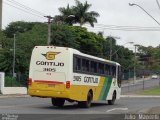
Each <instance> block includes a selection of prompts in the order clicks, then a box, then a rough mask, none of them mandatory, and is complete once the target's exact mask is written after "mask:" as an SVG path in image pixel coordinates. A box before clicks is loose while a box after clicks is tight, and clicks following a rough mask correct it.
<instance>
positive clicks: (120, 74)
mask: <svg viewBox="0 0 160 120" xmlns="http://www.w3.org/2000/svg"><path fill="white" fill-rule="evenodd" d="M121 78H122V73H121V67H120V66H118V78H117V80H118V87H121Z"/></svg>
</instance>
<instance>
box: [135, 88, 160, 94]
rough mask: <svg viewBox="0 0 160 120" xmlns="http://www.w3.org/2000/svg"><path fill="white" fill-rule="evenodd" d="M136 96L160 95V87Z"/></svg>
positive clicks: (141, 92) (140, 92)
mask: <svg viewBox="0 0 160 120" xmlns="http://www.w3.org/2000/svg"><path fill="white" fill-rule="evenodd" d="M136 94H139V95H160V87H156V88H151V89H147V90H143V91H139V92H137V93H136Z"/></svg>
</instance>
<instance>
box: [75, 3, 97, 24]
mask: <svg viewBox="0 0 160 120" xmlns="http://www.w3.org/2000/svg"><path fill="white" fill-rule="evenodd" d="M91 6H92V5H91V4H88V3H87V1H86V2H85V3H84V4H83V3H81V2H80V1H78V0H76V6H74V11H75V13H74V16H75V23H79V24H80V26H82V25H83V24H85V23H89V24H90V25H91V26H92V27H94V23H97V19H96V18H97V17H99V14H98V13H97V12H95V11H90V12H88V10H89V8H90V7H91Z"/></svg>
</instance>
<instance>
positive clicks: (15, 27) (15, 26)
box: [4, 21, 41, 38]
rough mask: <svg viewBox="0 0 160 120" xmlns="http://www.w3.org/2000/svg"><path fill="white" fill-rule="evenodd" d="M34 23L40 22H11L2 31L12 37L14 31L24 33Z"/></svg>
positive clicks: (30, 28)
mask: <svg viewBox="0 0 160 120" xmlns="http://www.w3.org/2000/svg"><path fill="white" fill-rule="evenodd" d="M35 24H41V23H39V22H24V21H17V22H11V23H10V24H9V25H8V26H7V27H6V29H5V30H4V33H5V35H6V36H7V37H9V38H13V36H14V34H16V33H24V32H27V31H29V30H32V28H33V26H34V25H35Z"/></svg>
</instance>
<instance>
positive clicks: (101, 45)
mask: <svg viewBox="0 0 160 120" xmlns="http://www.w3.org/2000/svg"><path fill="white" fill-rule="evenodd" d="M91 6H92V5H91V4H88V3H87V2H84V3H81V2H80V1H78V0H76V1H75V5H73V6H70V5H67V6H66V7H61V8H59V12H60V15H56V16H54V18H53V21H52V25H51V43H50V44H51V45H54V46H65V47H71V48H75V49H77V50H79V51H81V52H83V53H86V54H91V55H93V56H98V57H101V58H105V59H109V58H110V49H111V46H112V53H114V52H116V53H115V54H114V55H113V56H112V60H113V61H116V62H119V63H120V64H121V65H122V72H128V71H130V72H131V71H133V69H134V65H135V64H134V60H135V59H134V53H133V51H131V50H129V49H128V48H125V47H124V46H120V45H117V44H116V40H115V39H114V38H113V37H104V35H103V33H102V32H99V33H94V32H90V31H88V30H87V28H85V27H84V25H85V24H87V23H89V24H90V25H91V26H92V27H94V24H95V23H97V18H98V17H100V15H99V14H98V13H97V12H96V11H89V9H90V8H91ZM74 24H78V25H79V26H73V25H74ZM14 34H15V36H16V55H15V58H16V60H15V63H16V66H15V73H17V78H19V79H23V81H24V82H26V81H27V77H28V71H29V62H30V57H31V52H32V49H33V48H34V46H38V45H47V35H48V27H47V24H46V23H40V22H24V21H17V22H12V23H10V24H9V25H8V26H7V27H6V28H5V29H4V30H1V31H0V45H1V46H2V48H1V49H0V71H2V72H5V73H6V75H7V79H8V82H9V81H10V79H12V69H13V67H12V64H13V49H14V48H13V39H14V38H13V37H14ZM144 41H145V40H144ZM117 50H118V51H117ZM138 50H139V56H142V55H144V56H147V55H148V56H149V57H145V58H146V59H145V60H141V61H143V62H141V63H140V62H139V60H138V58H137V60H136V68H137V69H153V70H160V46H157V47H156V48H153V47H151V46H150V47H143V46H139V47H138ZM143 58H144V57H143ZM142 63H143V64H142ZM132 73H133V72H132ZM22 75H23V77H21V76H22ZM130 75H131V74H130ZM132 75H133V74H132ZM17 81H20V80H17ZM6 82H7V81H6ZM8 84H9V83H8ZM16 84H17V83H16ZM24 84H25V85H26V83H24Z"/></svg>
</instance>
